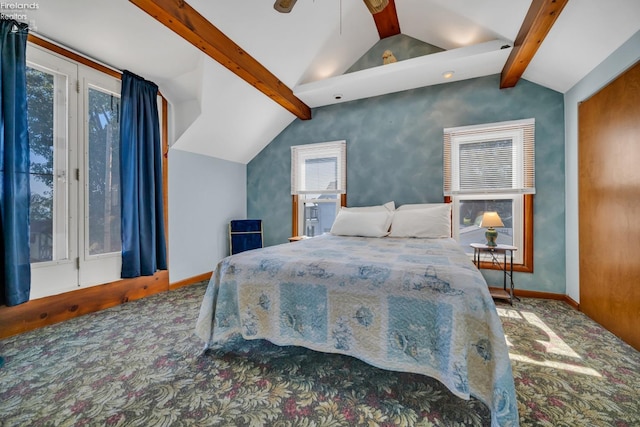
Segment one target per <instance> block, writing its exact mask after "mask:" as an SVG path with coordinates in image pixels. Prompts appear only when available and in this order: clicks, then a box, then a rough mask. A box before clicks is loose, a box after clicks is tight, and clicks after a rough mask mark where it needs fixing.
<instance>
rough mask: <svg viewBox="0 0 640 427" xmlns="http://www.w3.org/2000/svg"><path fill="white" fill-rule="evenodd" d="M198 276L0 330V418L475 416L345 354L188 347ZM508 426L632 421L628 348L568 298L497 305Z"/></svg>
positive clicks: (446, 419)
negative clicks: (508, 364)
mask: <svg viewBox="0 0 640 427" xmlns="http://www.w3.org/2000/svg"><path fill="white" fill-rule="evenodd" d="M205 286H206V284H204V283H203V284H198V285H193V286H189V287H186V288H181V289H179V290H177V291H172V292H168V293H164V294H159V295H155V296H153V297H150V298H147V299H144V300H139V301H133V302H130V303H127V304H124V305H121V306H119V307H115V308H112V309H108V310H105V311H102V312H99V313H94V314H91V315H87V316H83V317H81V318H77V319H74V320H71V321H68V322H65V323H62V324H58V325H54V326H50V327H47V328H43V329H40V330H36V331H32V332H29V333H26V334H22V335H19V336H16V337H11V338H8V339H5V340H2V341H0V354H2V355H3V356H4V357H5V366H4V367H3V368H2V369H0V425H2V426H84V425H87V426H96V425H105V426H112V425H113V426H196V425H197V426H205V425H219V426H309V427H311V426H397V425H399V426H457V425H465V426H466V425H487V424H488V420H489V412H488V411H487V409H486V408H485V407H484V405H483V404H482V403H480V402H478V401H475V400H471V401H469V402H467V401H463V400H460V399H458V398H456V397H454V396H452V395H451V394H450V393H449V392H448V391H447V390H446V388H444V387H443V386H441V385H440V384H439V383H438V382H436V381H434V380H431V379H429V378H425V377H422V376H419V375H411V374H403V373H396V372H388V371H383V370H380V369H376V368H373V367H371V366H368V365H366V364H364V363H362V362H360V361H358V360H356V359H353V358H350V357H345V356H339V355H328V354H322V353H315V352H312V351H309V350H305V349H301V348H288V347H285V348H282V347H277V346H275V345H272V344H270V343H268V342H265V341H256V342H239V343H237V344H236V345H235V346H233V347H229V348H228V349H226V351H224V352H221V351H218V352H207V353H202V343H201V342H199V340H198V339H197V338H196V337H195V336H194V335H193V328H194V325H195V320H196V318H197V314H198V309H199V305H200V300H201V298H202V295H203V294H204V290H205ZM498 310H499V312H500V314H501V316H502V319H503V324H504V328H505V332H506V334H507V339H508V342H509V344H510V346H511V347H510V348H511V358H512V363H513V369H514V377H515V382H516V392H517V394H518V406H519V411H520V424H521V425H522V426H550V427H551V426H554V427H555V426H571V427H573V426H585V427H586V426H589V427H591V426H603V427H604V426H607V427H608V426H615V427H622V426H639V425H640V392H639V387H638V384H640V353H639V352H637V351H636V350H634V349H632V348H631V347H629V346H628V345H626V344H624V343H622V342H621V341H620V340H618V339H617V338H616V337H615V336H613V335H612V334H610V333H609V332H607V331H606V330H604V329H603V328H602V327H600V326H599V325H597V324H596V323H594V322H592V321H591V320H589V319H588V318H587V317H585V316H584V315H583V314H582V313H579V312H577V311H575V310H573V309H572V308H571V307H569V306H568V305H566V304H564V303H561V302H557V301H547V300H535V299H524V300H523V301H522V302H516V304H515V306H514V307H513V308H512V307H511V306H509V305H503V304H499V305H498Z"/></svg>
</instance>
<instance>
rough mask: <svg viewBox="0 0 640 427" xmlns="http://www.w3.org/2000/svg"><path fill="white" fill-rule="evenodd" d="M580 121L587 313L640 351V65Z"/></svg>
mask: <svg viewBox="0 0 640 427" xmlns="http://www.w3.org/2000/svg"><path fill="white" fill-rule="evenodd" d="M578 120H579V129H578V171H579V173H578V174H579V182H578V197H579V222H580V224H579V238H580V242H579V247H580V309H581V310H582V311H583V312H584V313H585V314H587V315H588V316H589V317H591V318H592V319H594V320H595V321H596V322H598V323H600V324H601V325H603V326H604V327H605V328H607V329H608V330H610V331H611V332H613V333H614V334H616V335H617V336H618V337H620V338H622V339H623V340H624V341H626V342H627V343H629V344H631V345H632V346H633V347H635V348H636V349H638V350H640V62H638V63H636V64H635V65H634V66H632V67H631V68H630V69H629V70H627V71H626V72H624V73H623V74H622V75H620V76H619V77H618V78H617V79H616V80H614V81H613V82H611V83H610V84H609V85H608V86H606V87H605V88H603V89H602V90H600V92H598V93H596V94H595V95H593V96H592V97H591V98H589V99H588V100H586V101H584V102H582V103H581V104H580V106H579V108H578Z"/></svg>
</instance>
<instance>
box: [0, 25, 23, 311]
mask: <svg viewBox="0 0 640 427" xmlns="http://www.w3.org/2000/svg"><path fill="white" fill-rule="evenodd" d="M27 34H28V26H27V25H26V24H21V23H18V22H16V21H13V20H5V19H2V20H1V21H0V56H1V64H0V237H1V239H0V240H1V242H0V280H1V281H2V292H1V293H0V302H2V303H4V304H6V305H8V306H12V305H18V304H22V303H23V302H26V301H29V292H30V291H31V265H30V260H29V198H30V188H29V132H28V125H27V77H26V66H27V64H26V55H25V53H26V48H27Z"/></svg>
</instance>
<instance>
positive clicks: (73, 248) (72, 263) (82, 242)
mask: <svg viewBox="0 0 640 427" xmlns="http://www.w3.org/2000/svg"><path fill="white" fill-rule="evenodd" d="M27 102H28V117H29V143H30V149H31V165H30V174H31V175H30V179H31V181H30V182H31V204H30V220H31V226H30V246H31V276H32V280H31V298H40V297H44V296H48V295H54V294H58V293H62V292H67V291H70V290H74V289H76V288H78V287H81V286H92V285H97V284H102V283H108V282H111V281H115V280H118V279H119V278H120V266H121V255H120V250H121V238H120V194H119V188H120V177H119V174H120V171H119V152H118V150H119V116H120V80H118V79H116V78H113V77H111V76H108V75H106V74H104V73H101V72H99V71H97V70H94V69H92V68H89V67H87V66H85V65H82V64H78V63H75V62H73V61H70V60H68V59H65V58H63V57H61V56H58V55H56V54H53V53H51V52H48V51H46V50H44V49H42V48H40V47H38V46H35V45H32V44H29V45H28V48H27Z"/></svg>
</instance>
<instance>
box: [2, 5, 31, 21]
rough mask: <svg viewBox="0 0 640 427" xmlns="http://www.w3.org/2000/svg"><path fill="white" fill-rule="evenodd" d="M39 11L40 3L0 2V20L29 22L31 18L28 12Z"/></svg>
mask: <svg viewBox="0 0 640 427" xmlns="http://www.w3.org/2000/svg"><path fill="white" fill-rule="evenodd" d="M38 9H40V5H39V4H38V3H12V2H7V3H4V2H0V18H2V19H14V20H16V21H28V20H29V16H28V13H27V12H32V11H35V10H38Z"/></svg>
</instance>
